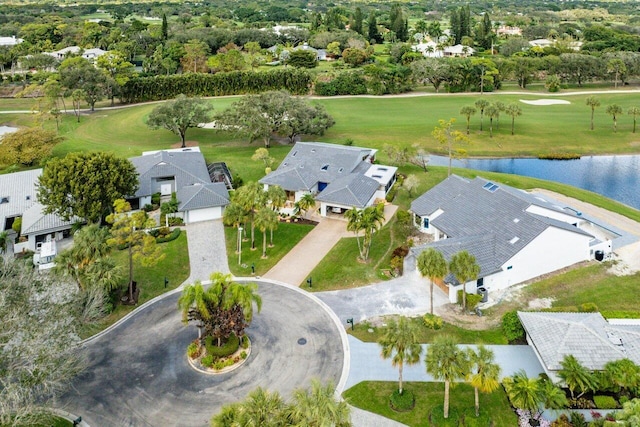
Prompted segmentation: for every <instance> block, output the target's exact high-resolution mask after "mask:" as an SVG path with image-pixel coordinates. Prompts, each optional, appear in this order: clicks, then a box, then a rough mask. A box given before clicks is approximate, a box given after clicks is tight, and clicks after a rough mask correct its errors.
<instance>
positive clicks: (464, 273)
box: [449, 251, 480, 310]
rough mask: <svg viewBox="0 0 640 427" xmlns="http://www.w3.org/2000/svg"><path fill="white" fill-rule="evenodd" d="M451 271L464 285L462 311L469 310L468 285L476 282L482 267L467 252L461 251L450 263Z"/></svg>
mask: <svg viewBox="0 0 640 427" xmlns="http://www.w3.org/2000/svg"><path fill="white" fill-rule="evenodd" d="M449 271H451V274H453V275H454V276H455V278H456V280H458V283H460V284H461V285H462V309H463V310H466V308H467V296H466V293H467V289H466V284H467V282H469V281H471V280H476V279H477V278H478V275H479V274H480V266H479V265H478V264H477V263H476V258H475V257H474V256H473V255H471V254H470V253H469V252H467V251H460V252H458V253H457V254H455V255H453V256H452V257H451V261H449Z"/></svg>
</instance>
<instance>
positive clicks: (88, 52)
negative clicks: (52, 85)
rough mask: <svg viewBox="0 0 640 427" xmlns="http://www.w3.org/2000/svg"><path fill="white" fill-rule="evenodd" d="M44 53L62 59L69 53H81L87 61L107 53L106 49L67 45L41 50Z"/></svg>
mask: <svg viewBox="0 0 640 427" xmlns="http://www.w3.org/2000/svg"><path fill="white" fill-rule="evenodd" d="M43 53H44V54H46V55H50V56H53V57H54V58H56V59H59V60H63V59H65V58H67V57H68V56H69V55H81V56H82V57H83V58H84V59H88V60H89V61H92V62H93V61H95V60H96V59H97V58H98V57H100V56H102V55H104V54H105V53H107V51H106V50H102V49H99V48H92V49H82V48H81V47H78V46H69V47H65V48H64V49H60V50H57V51H55V52H43Z"/></svg>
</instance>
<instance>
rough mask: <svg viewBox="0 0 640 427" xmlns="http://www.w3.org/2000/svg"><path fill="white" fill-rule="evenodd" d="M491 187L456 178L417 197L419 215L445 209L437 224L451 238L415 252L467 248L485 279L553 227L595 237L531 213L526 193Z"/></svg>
mask: <svg viewBox="0 0 640 427" xmlns="http://www.w3.org/2000/svg"><path fill="white" fill-rule="evenodd" d="M489 183H490V182H489V181H487V180H485V179H482V178H476V179H474V180H471V181H470V180H467V179H464V178H461V177H458V176H456V175H452V176H450V177H448V178H447V179H445V180H444V181H442V182H441V183H440V184H438V185H436V186H435V187H433V188H432V189H431V190H429V191H427V192H426V193H424V194H423V195H422V196H420V197H419V198H417V199H416V200H415V201H414V202H413V203H412V204H411V210H412V211H413V212H415V213H416V214H418V215H421V216H425V215H431V214H433V213H435V212H436V211H438V209H441V210H442V211H443V213H442V214H440V215H439V216H437V217H436V218H434V219H432V220H431V224H432V225H433V226H434V227H435V228H437V229H439V230H441V231H443V232H444V233H445V234H446V235H447V236H449V239H445V240H444V241H442V243H440V242H436V243H433V244H430V245H423V246H419V247H416V248H412V252H414V253H415V254H418V253H420V252H421V251H422V250H424V249H425V248H426V247H427V246H432V247H438V248H442V252H443V254H445V255H446V254H448V253H449V252H451V251H453V250H454V249H453V248H456V247H457V248H458V251H459V250H462V249H464V250H467V251H468V252H469V253H471V254H472V255H474V256H475V257H476V261H477V262H478V265H480V268H481V276H480V277H484V276H486V275H487V274H490V273H492V272H495V271H497V269H498V268H499V267H500V266H501V265H503V264H504V263H505V262H507V261H508V260H509V259H511V258H512V257H513V256H514V255H515V254H517V253H518V252H520V251H521V250H522V249H523V248H524V247H525V246H527V245H528V244H529V243H530V242H531V241H533V240H534V239H535V238H536V237H537V236H539V235H540V233H542V232H543V231H545V230H546V229H547V228H549V227H556V228H561V229H564V230H567V231H571V232H574V233H579V234H582V235H585V236H591V235H590V234H588V233H586V232H584V231H583V230H580V229H578V228H577V227H574V226H572V225H571V224H567V223H564V222H562V221H558V220H554V219H550V218H546V217H542V216H539V215H536V214H532V213H529V212H527V208H528V207H530V206H531V204H532V200H531V198H530V197H519V195H520V194H519V193H522V192H520V191H519V190H515V189H512V188H511V187H508V186H505V185H502V184H499V185H496V187H495V188H493V191H488V189H486V188H484V187H486V186H488V185H489ZM534 199H536V198H534ZM563 212H564V213H566V214H568V215H573V212H568V211H564V210H563ZM449 240H451V241H449ZM453 253H455V252H453ZM453 253H451V255H452V254H453Z"/></svg>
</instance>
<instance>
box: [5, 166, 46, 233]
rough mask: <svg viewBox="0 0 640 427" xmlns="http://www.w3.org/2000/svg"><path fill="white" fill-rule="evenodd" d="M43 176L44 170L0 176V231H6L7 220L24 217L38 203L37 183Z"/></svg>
mask: <svg viewBox="0 0 640 427" xmlns="http://www.w3.org/2000/svg"><path fill="white" fill-rule="evenodd" d="M40 175H42V169H34V170H29V171H23V172H14V173H8V174H4V175H0V200H2V198H5V197H6V198H7V199H8V202H6V203H0V231H2V230H3V229H4V225H5V220H6V218H11V217H16V216H20V215H22V213H23V212H24V211H26V210H27V209H28V208H30V207H31V206H33V204H34V203H36V183H37V182H38V177H39V176H40Z"/></svg>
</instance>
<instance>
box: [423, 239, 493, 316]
mask: <svg viewBox="0 0 640 427" xmlns="http://www.w3.org/2000/svg"><path fill="white" fill-rule="evenodd" d="M416 265H417V268H418V271H419V272H420V274H421V275H422V276H423V277H428V278H429V283H430V285H429V293H430V298H431V314H433V283H434V281H436V280H442V279H444V277H445V276H446V275H447V274H448V273H451V274H453V276H454V277H455V278H456V280H457V281H458V283H460V284H461V285H465V284H466V283H468V282H470V281H472V280H476V279H477V278H478V275H479V274H480V266H479V265H478V264H477V262H476V258H475V257H474V256H473V255H471V254H470V253H469V252H467V251H460V252H458V253H457V254H455V255H453V256H452V257H451V260H450V261H449V263H447V261H446V260H445V258H444V255H442V252H440V251H438V250H436V249H434V248H427V249H426V250H424V251H422V252H420V255H418V259H417V261H416ZM466 294H467V292H466V289H465V287H464V286H463V289H462V307H463V308H466V307H467V295H466Z"/></svg>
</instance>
